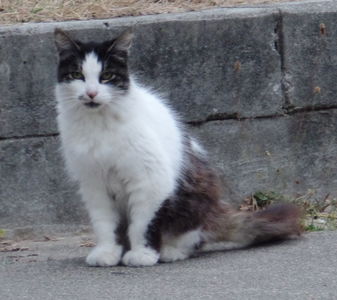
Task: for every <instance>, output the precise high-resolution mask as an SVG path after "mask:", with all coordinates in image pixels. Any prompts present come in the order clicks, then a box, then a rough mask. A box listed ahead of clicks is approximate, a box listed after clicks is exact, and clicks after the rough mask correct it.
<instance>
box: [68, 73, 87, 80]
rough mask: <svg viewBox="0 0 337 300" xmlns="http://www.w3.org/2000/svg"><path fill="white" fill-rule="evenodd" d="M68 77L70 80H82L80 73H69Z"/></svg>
mask: <svg viewBox="0 0 337 300" xmlns="http://www.w3.org/2000/svg"><path fill="white" fill-rule="evenodd" d="M69 77H70V78H71V79H81V80H82V79H83V78H84V76H83V74H82V73H81V72H71V73H69Z"/></svg>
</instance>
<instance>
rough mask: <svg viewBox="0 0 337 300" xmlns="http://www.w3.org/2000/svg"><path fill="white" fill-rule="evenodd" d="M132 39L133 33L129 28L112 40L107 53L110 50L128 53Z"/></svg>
mask: <svg viewBox="0 0 337 300" xmlns="http://www.w3.org/2000/svg"><path fill="white" fill-rule="evenodd" d="M132 39H133V31H132V29H131V28H129V29H127V30H125V31H124V32H122V34H121V35H119V36H118V37H117V38H116V39H114V41H113V42H112V44H111V45H110V47H109V48H108V52H110V51H112V50H117V51H123V52H128V51H129V49H130V47H131V42H132Z"/></svg>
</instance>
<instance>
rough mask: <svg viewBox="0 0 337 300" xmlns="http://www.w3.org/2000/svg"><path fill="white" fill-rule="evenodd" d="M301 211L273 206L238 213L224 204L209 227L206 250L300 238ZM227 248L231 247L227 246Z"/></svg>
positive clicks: (206, 232)
mask: <svg viewBox="0 0 337 300" xmlns="http://www.w3.org/2000/svg"><path fill="white" fill-rule="evenodd" d="M300 217H301V210H300V209H299V208H298V207H297V206H295V205H292V204H276V205H271V206H269V207H268V208H266V209H265V210H260V211H257V212H236V211H233V210H231V209H230V208H228V207H226V206H225V205H223V206H222V207H221V213H219V211H218V212H217V213H214V214H213V216H210V218H209V219H208V222H207V225H206V226H205V230H204V233H205V242H206V243H205V245H204V250H221V249H230V248H237V247H246V246H249V245H254V244H259V243H263V242H270V241H276V240H284V239H288V238H291V237H294V236H299V235H300V234H301V232H302V226H301V224H300ZM226 245H227V246H226Z"/></svg>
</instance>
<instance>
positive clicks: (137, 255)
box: [122, 247, 159, 267]
mask: <svg viewBox="0 0 337 300" xmlns="http://www.w3.org/2000/svg"><path fill="white" fill-rule="evenodd" d="M158 259H159V253H158V252H157V251H155V250H154V249H151V248H147V247H142V248H138V249H135V250H130V251H128V252H126V253H125V255H124V257H123V260H122V261H123V264H124V265H126V266H130V267H145V266H153V265H154V264H156V263H157V262H158Z"/></svg>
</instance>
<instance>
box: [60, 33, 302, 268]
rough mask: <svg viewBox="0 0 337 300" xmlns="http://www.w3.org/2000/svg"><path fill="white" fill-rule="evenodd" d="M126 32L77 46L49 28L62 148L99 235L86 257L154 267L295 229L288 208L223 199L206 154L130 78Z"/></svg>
mask: <svg viewBox="0 0 337 300" xmlns="http://www.w3.org/2000/svg"><path fill="white" fill-rule="evenodd" d="M132 35H133V34H132V33H131V32H130V31H126V32H124V33H122V34H121V35H120V36H118V37H117V38H116V39H113V40H110V41H106V42H103V43H94V42H91V43H82V42H80V41H76V40H73V39H72V38H71V37H69V35H68V34H67V33H65V32H63V31H62V30H60V29H56V30H55V40H56V45H57V49H58V52H59V58H60V59H59V67H58V83H57V85H56V99H57V110H58V125H59V130H60V133H61V140H62V150H63V154H64V157H65V161H66V166H67V169H68V171H69V174H70V175H71V177H72V178H73V179H74V180H75V181H77V182H78V183H79V185H80V193H81V195H82V198H83V201H84V203H85V205H86V207H87V210H88V212H89V215H90V218H91V221H92V225H93V228H94V232H95V234H96V237H97V246H96V247H95V248H94V249H93V250H92V251H91V253H90V254H89V255H88V257H87V259H86V261H87V263H88V264H89V265H91V266H113V265H116V264H119V263H120V262H122V263H123V264H125V265H128V266H150V265H154V264H156V263H157V262H158V261H159V260H160V261H164V262H170V261H176V260H181V259H185V258H187V257H189V256H191V255H192V254H193V253H195V252H196V251H207V250H221V249H229V248H238V247H245V246H247V245H250V244H253V243H257V242H261V241H267V240H272V239H279V238H286V237H288V236H290V235H293V234H298V233H299V232H300V227H299V222H298V216H299V212H298V210H297V209H296V208H294V207H293V206H289V205H278V206H274V207H271V208H269V209H267V210H265V211H261V212H257V213H245V212H236V211H233V210H232V209H231V208H230V207H229V206H228V205H226V204H225V203H223V202H222V201H221V200H220V197H221V195H220V192H219V190H220V188H219V183H218V181H217V177H216V175H215V174H214V172H213V170H212V169H211V168H210V166H209V164H208V162H207V157H206V154H205V151H204V150H203V149H202V147H201V146H200V145H199V144H198V142H197V141H196V140H194V139H193V138H191V137H190V136H189V135H188V134H187V132H186V131H185V130H184V128H183V126H182V123H181V122H180V121H179V118H178V117H177V115H176V114H175V113H174V112H173V111H172V110H171V109H170V108H169V107H168V106H167V105H166V104H165V101H164V100H163V99H161V98H160V97H159V96H158V95H156V94H154V93H152V92H150V91H149V90H148V89H146V88H143V87H141V86H140V85H138V84H137V83H136V82H135V80H134V79H133V78H132V77H130V75H129V70H128V50H129V47H130V44H131V40H132Z"/></svg>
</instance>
